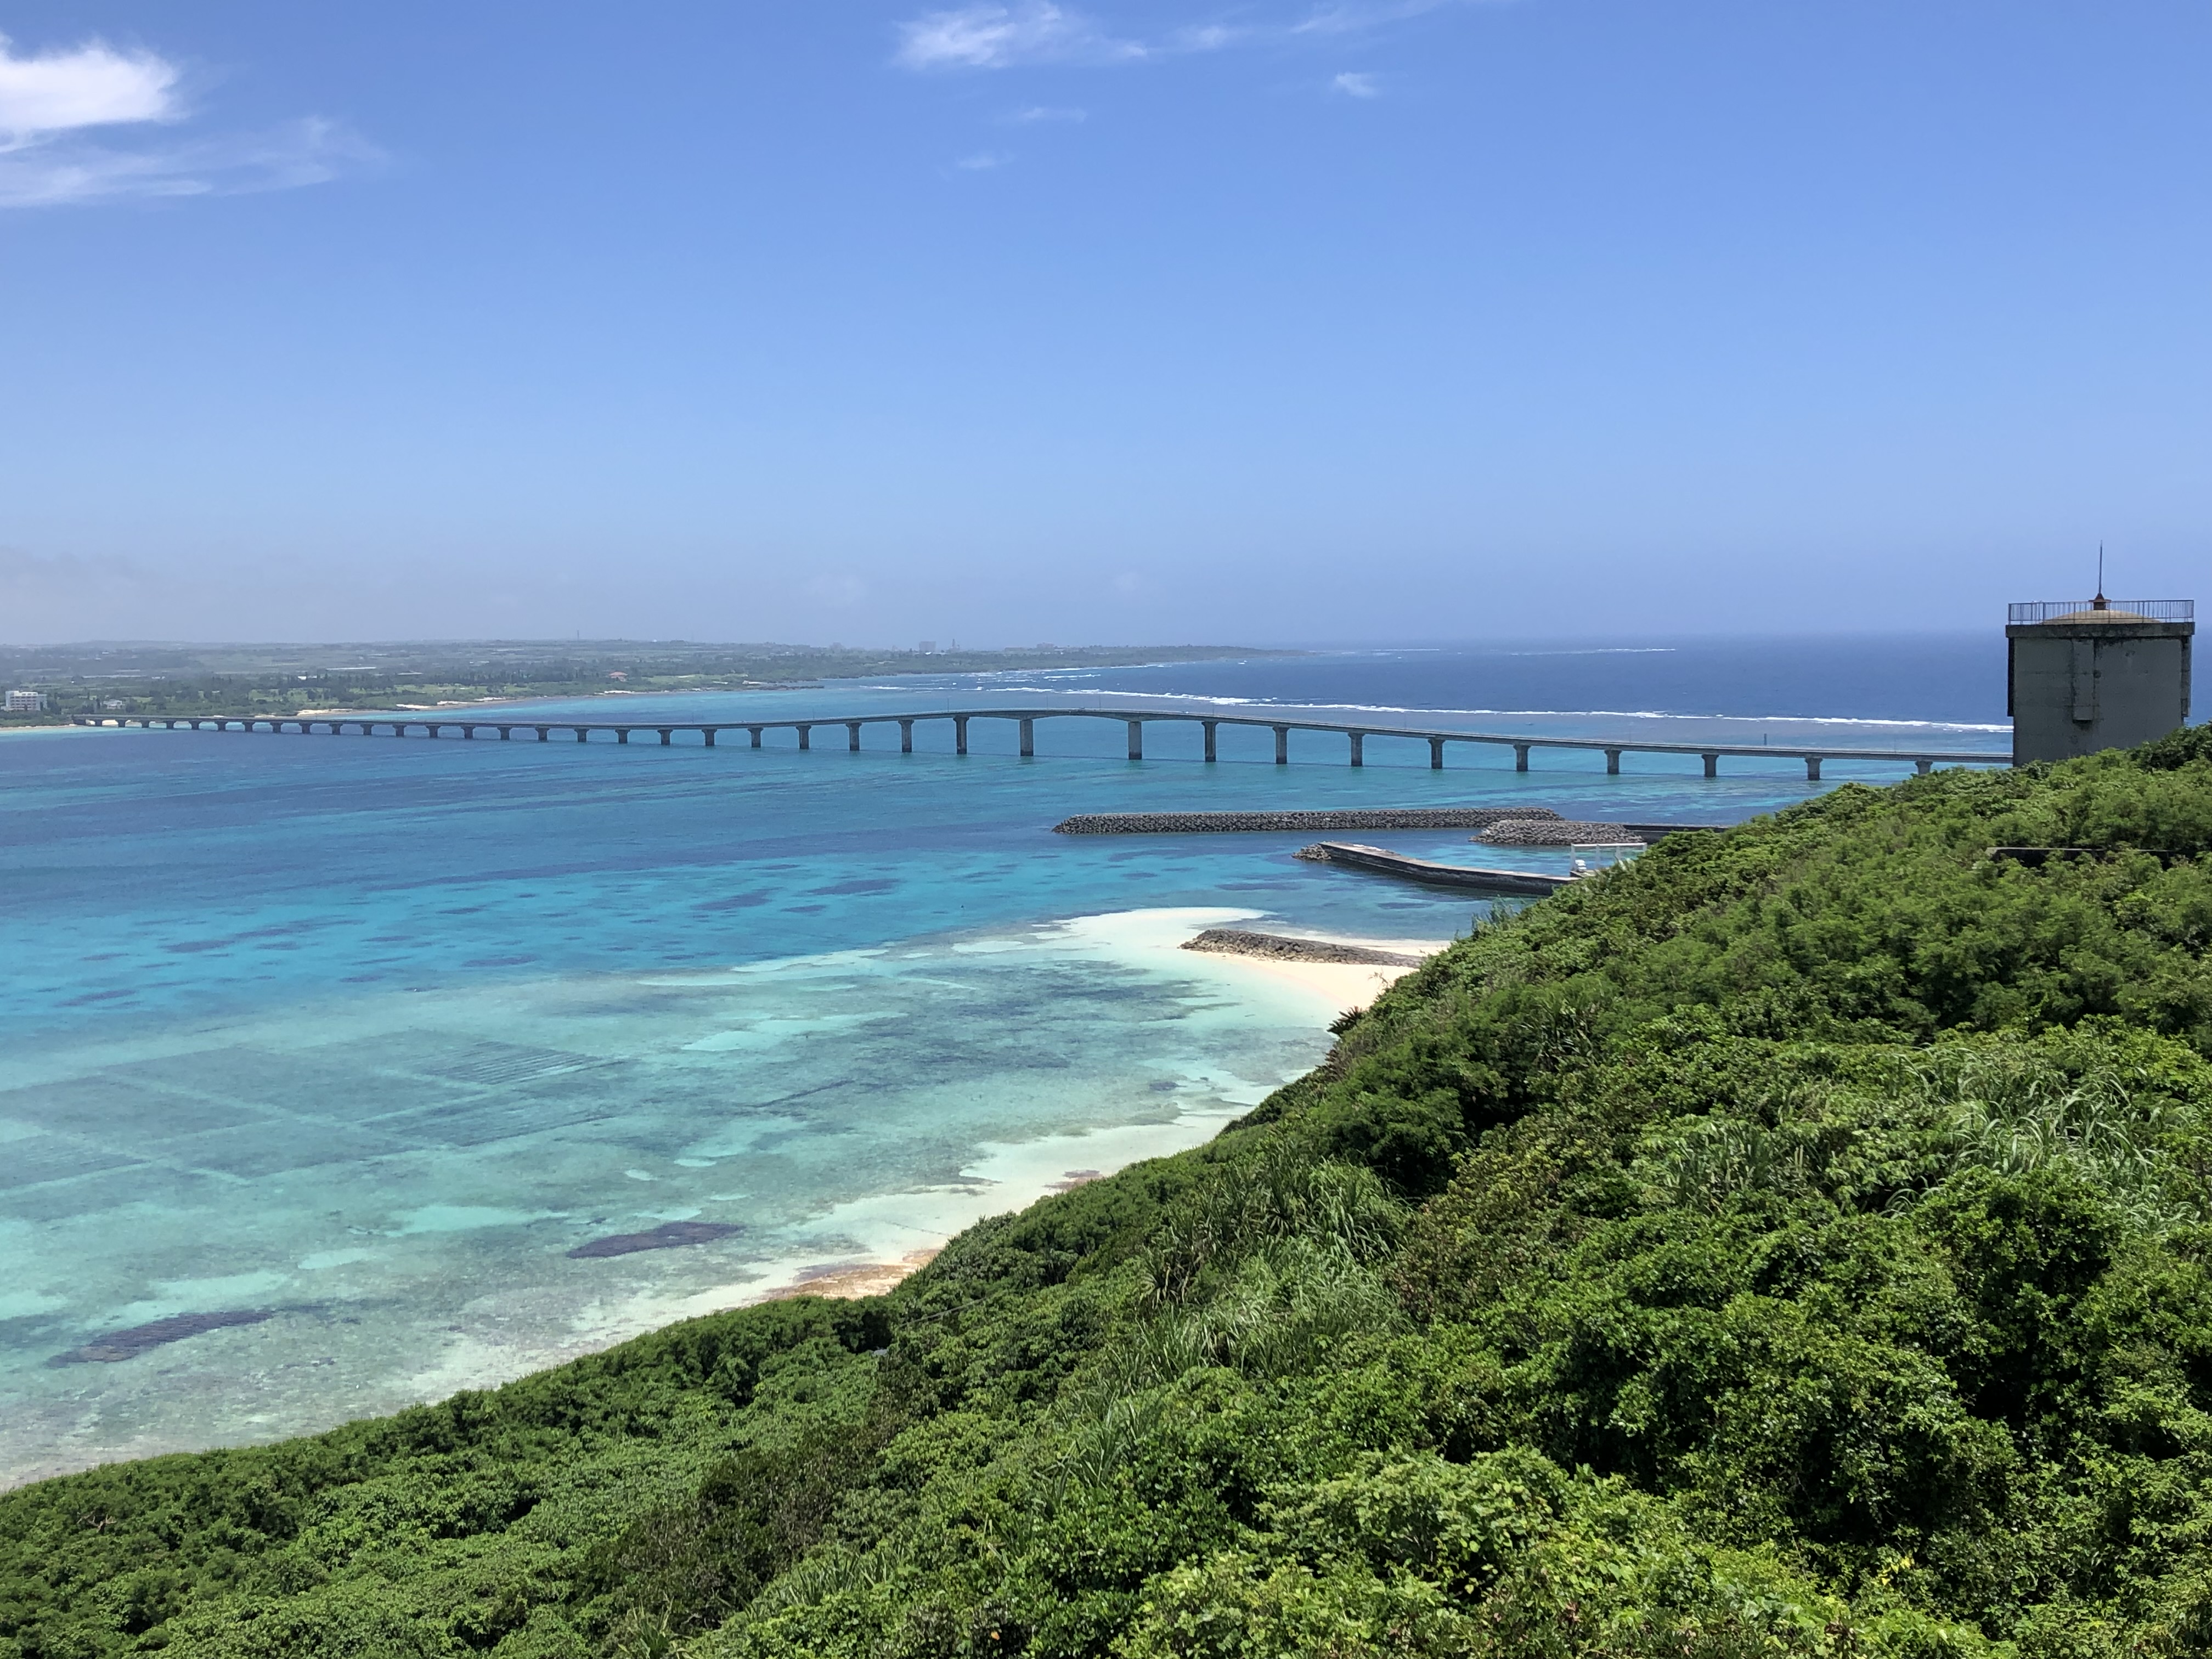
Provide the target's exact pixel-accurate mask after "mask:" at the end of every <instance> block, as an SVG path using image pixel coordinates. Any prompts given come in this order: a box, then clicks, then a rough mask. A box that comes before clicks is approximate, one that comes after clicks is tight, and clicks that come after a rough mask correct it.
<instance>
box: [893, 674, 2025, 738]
mask: <svg viewBox="0 0 2212 1659" xmlns="http://www.w3.org/2000/svg"><path fill="white" fill-rule="evenodd" d="M884 689H886V690H888V689H890V688H884ZM909 689H910V688H909ZM997 689H999V690H1006V691H1029V692H1034V693H1036V695H1038V696H1055V697H1066V696H1077V695H1079V694H1078V693H1075V692H1071V691H1068V690H1066V689H1065V688H1063V687H1060V686H1049V685H1009V686H1002V687H1000V688H997ZM1101 695H1103V696H1115V697H1132V698H1142V699H1144V700H1145V701H1146V702H1172V703H1195V704H1202V705H1204V706H1206V707H1207V708H1279V709H1281V710H1283V711H1284V712H1285V713H1293V712H1297V713H1308V714H1425V715H1431V716H1441V717H1445V718H1460V719H1474V718H1480V719H1488V720H1727V721H1729V722H1730V723H1731V724H1738V723H1740V724H1744V725H1761V724H1764V725H1766V726H1877V727H1881V728H1884V729H1895V730H1898V731H1905V732H2010V731H2011V730H2012V726H2011V724H2010V722H2005V723H2002V724H1996V725H1990V724H1981V723H1978V722H1975V721H1972V720H1887V719H1883V718H1881V717H1880V716H1876V715H1869V714H1680V713H1675V712H1671V711H1668V710H1666V709H1660V708H1414V707H1409V706H1407V705H1404V704H1400V703H1388V702H1288V701H1285V700H1284V699H1282V698H1279V697H1225V696H1204V695H1202V694H1200V693H1198V692H1194V691H1104V690H1103V689H1102V691H1101Z"/></svg>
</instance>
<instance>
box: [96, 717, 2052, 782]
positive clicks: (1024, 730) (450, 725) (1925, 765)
mask: <svg viewBox="0 0 2212 1659" xmlns="http://www.w3.org/2000/svg"><path fill="white" fill-rule="evenodd" d="M924 720H949V721H951V723H952V727H953V732H954V748H955V752H956V753H958V754H962V755H964V754H966V753H967V752H968V726H969V722H970V721H971V720H1012V721H1014V722H1015V723H1016V724H1018V726H1019V727H1020V728H1021V752H1022V753H1023V754H1024V755H1025V756H1028V755H1034V754H1035V753H1036V722H1037V721H1039V720H1119V721H1121V722H1123V723H1124V724H1125V725H1127V727H1128V733H1129V749H1128V753H1129V758H1130V759H1131V760H1142V759H1143V758H1144V728H1145V727H1146V726H1150V725H1155V724H1161V723H1167V724H1174V725H1182V726H1200V727H1202V728H1204V731H1205V734H1206V759H1207V760H1209V761H1211V760H1212V759H1213V758H1214V753H1215V741H1214V734H1215V732H1216V730H1217V729H1218V727H1221V726H1247V727H1253V728H1256V729H1260V730H1263V731H1271V732H1273V733H1274V736H1275V763H1276V764H1277V765H1279V766H1280V765H1285V764H1287V763H1288V762H1289V759H1290V747H1289V738H1290V734H1291V732H1328V733H1330V734H1332V735H1334V736H1338V737H1341V738H1345V739H1346V743H1347V744H1348V746H1349V757H1350V761H1351V763H1352V765H1354V766H1362V765H1364V764H1365V763H1366V757H1365V744H1366V740H1367V739H1368V738H1402V739H1406V740H1408V741H1412V742H1415V743H1425V744H1428V745H1429V764H1430V765H1431V767H1434V768H1441V767H1442V766H1443V763H1444V748H1445V745H1447V744H1455V743H1473V744H1487V745H1489V746H1490V747H1492V748H1502V749H1510V750H1513V758H1514V766H1515V768H1516V770H1519V771H1523V772H1525V771H1527V770H1528V757H1529V755H1530V754H1531V753H1532V752H1534V750H1539V749H1560V750H1577V751H1580V752H1582V753H1585V754H1602V755H1603V756H1604V757H1606V770H1607V771H1608V772H1618V771H1619V770H1620V757H1622V756H1623V755H1696V756H1698V757H1700V758H1702V759H1703V760H1704V762H1705V775H1706V776H1707V777H1713V776H1717V768H1718V763H1719V761H1720V759H1721V757H1723V756H1735V757H1752V756H1758V757H1765V758H1766V759H1769V760H1773V759H1796V760H1802V762H1803V763H1805V770H1806V775H1807V776H1808V778H1814V779H1817V778H1818V777H1819V776H1820V763H1821V762H1823V761H1827V760H1840V761H1880V762H1892V763H1905V762H1910V763H1912V765H1913V766H1914V767H1916V768H1917V769H1918V770H1920V771H1922V772H1925V771H1927V770H1928V769H1929V768H1930V767H1931V766H1936V765H1963V766H2002V765H2005V764H2007V763H2008V757H2005V756H2003V755H1991V754H1984V753H1979V752H1975V751H1969V750H1911V749H1902V750H1901V749H1853V748H1826V747H1823V748H1808V747H1805V746H1803V745H1801V744H1790V745H1788V746H1786V747H1782V746H1770V745H1765V744H1725V743H1656V742H1648V741H1643V740H1639V739H1635V738H1538V737H1526V736H1516V735H1515V734H1513V733H1510V732H1457V731H1443V730H1437V729H1436V728H1434V727H1426V726H1375V725H1367V724H1356V723H1353V722H1350V721H1343V720H1299V719H1291V718H1287V717H1285V716H1281V715H1268V714H1194V713H1187V712H1182V711H1176V710H1165V711H1164V710H1160V709H1153V708H933V709H927V710H921V711H917V712H915V713H913V714H824V715H821V716H818V717H813V718H809V719H805V720H711V721H702V720H672V721H669V722H666V723H665V724H664V723H663V722H661V721H659V720H575V719H562V720H533V719H531V718H529V717H527V716H521V717H517V716H513V715H507V716H498V715H483V714H429V713H424V712H408V713H403V714H307V715H302V714H283V715H274V714H252V715H237V714H231V715H209V714H203V715H199V716H191V715H175V716H170V715H161V714H155V715H144V716H137V715H132V716H111V717H106V718H101V717H97V716H92V715H81V716H79V717H78V718H77V719H76V720H74V721H73V722H72V724H74V725H77V726H147V727H155V726H161V727H167V728H168V729H169V730H172V731H173V730H175V729H176V728H177V727H179V726H189V727H191V729H193V730H195V731H197V730H199V729H200V728H202V727H204V726H214V727H215V728H216V730H217V731H228V729H229V728H231V727H232V726H237V727H239V728H240V730H242V731H248V732H252V731H258V730H259V729H261V728H262V727H264V726H266V727H267V728H268V729H269V730H270V731H271V732H281V731H283V730H284V729H285V728H286V727H287V726H291V727H295V728H296V729H298V730H299V731H301V732H313V731H314V730H315V729H316V728H317V727H322V728H324V729H325V731H327V732H330V733H331V734H332V735H336V734H337V733H339V732H343V731H345V730H346V729H347V728H349V727H353V728H357V729H358V730H359V731H360V732H362V735H363V736H368V735H369V734H371V733H373V732H375V731H376V730H377V729H378V728H380V727H383V728H388V729H389V730H390V731H391V732H392V735H393V736H394V737H404V736H406V735H407V734H408V732H411V731H414V730H416V729H417V728H419V729H421V730H422V732H424V734H425V735H427V736H429V737H433V738H435V737H438V736H440V735H441V734H442V733H443V732H446V731H447V730H452V731H456V732H459V733H460V734H461V735H462V736H463V737H465V738H473V737H475V736H476V735H477V732H497V733H498V734H499V735H500V737H501V738H513V735H514V733H516V732H530V733H532V734H533V735H534V736H535V737H536V738H537V739H538V741H539V742H540V743H544V742H548V741H550V739H551V736H552V734H553V733H554V732H564V733H567V734H568V735H569V736H570V737H572V738H574V741H576V742H578V743H585V742H588V741H589V740H590V738H591V736H592V733H593V732H612V733H613V734H614V737H615V740H616V741H617V743H628V742H629V740H630V737H631V734H632V733H634V732H653V733H654V734H656V735H657V736H658V737H659V739H660V741H661V742H662V743H663V744H668V743H671V742H672V741H673V739H674V736H675V734H676V733H677V732H696V733H697V734H698V735H699V737H700V738H701V739H702V741H703V742H704V743H705V744H706V745H707V746H708V747H709V748H712V747H714V740H715V738H716V737H717V736H719V735H720V734H721V733H723V732H744V733H746V734H747V736H748V737H749V738H750V739H751V746H752V747H754V748H756V749H757V748H760V747H761V746H762V744H761V738H762V734H763V732H797V733H798V736H799V747H800V748H801V749H810V748H811V747H812V746H813V744H812V734H813V733H814V732H816V731H817V730H818V729H821V728H823V727H829V726H843V727H844V728H845V731H846V734H847V745H846V746H847V747H848V748H849V749H854V750H857V749H859V748H860V732H861V731H862V729H863V728H865V727H867V726H897V727H898V728H899V737H900V743H899V746H900V748H901V750H904V751H909V752H910V751H911V750H913V747H914V728H915V725H916V724H917V723H919V722H921V721H924Z"/></svg>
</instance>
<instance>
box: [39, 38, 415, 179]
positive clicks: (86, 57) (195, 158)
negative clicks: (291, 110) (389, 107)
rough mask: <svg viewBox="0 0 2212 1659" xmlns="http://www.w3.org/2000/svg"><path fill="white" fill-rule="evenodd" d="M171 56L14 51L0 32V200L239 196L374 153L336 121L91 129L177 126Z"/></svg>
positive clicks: (179, 113) (331, 174)
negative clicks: (168, 131)
mask: <svg viewBox="0 0 2212 1659" xmlns="http://www.w3.org/2000/svg"><path fill="white" fill-rule="evenodd" d="M181 78H182V71H180V70H179V69H178V68H177V67H176V65H175V64H171V63H169V62H167V60H166V59H163V58H157V57H155V56H154V55H153V54H152V53H151V52H118V51H117V50H116V49H115V48H114V47H112V46H109V45H107V43H106V42H105V41H103V40H88V41H87V42H85V43H84V44H83V45H82V46H76V47H73V48H71V49H70V50H67V51H56V52H43V53H40V54H37V55H34V56H29V57H19V56H17V55H16V52H15V48H14V46H12V45H11V44H10V43H9V40H8V39H7V37H6V36H4V35H0V209H5V208H25V207H58V206H63V205H65V204H71V203H79V202H102V201H118V200H124V199H128V198H131V197H139V198H144V197H177V196H235V195H240V194H243V193H245V192H247V191H264V190H291V189H294V188H296V187H297V186H299V185H315V184H320V183H322V182H323V181H324V180H325V179H333V178H336V177H337V175H338V173H341V172H342V171H343V170H345V168H347V167H349V166H353V165H356V164H359V163H362V162H366V161H374V160H375V159H377V155H376V151H375V150H374V149H373V148H371V147H370V146H369V145H368V144H366V143H362V141H361V140H360V139H359V138H356V137H354V136H353V135H351V134H350V133H349V132H347V131H345V130H344V129H343V128H342V127H340V126H338V125H337V124H336V123H334V122H331V121H325V120H319V119H314V118H309V119H307V120H301V121H292V122H288V123H286V124H285V125H283V126H280V127H276V128H272V129H270V131H265V132H258V133H230V134H222V135H216V136H211V137H204V138H192V139H185V140H178V139H174V138H170V139H167V141H166V142H159V143H138V144H136V145H132V144H131V143H128V141H127V139H126V140H124V141H121V142H116V141H109V140H105V139H102V140H95V139H94V138H93V137H91V136H90V135H89V131H88V130H89V129H91V128H94V127H131V126H138V127H143V126H147V125H161V126H164V127H174V126H175V125H178V124H179V123H180V122H182V121H183V120H184V119H185V117H186V114H187V112H186V111H185V108H184V106H183V105H182V103H181V102H180V100H179V98H178V95H177V85H178V82H179V80H180V79H181Z"/></svg>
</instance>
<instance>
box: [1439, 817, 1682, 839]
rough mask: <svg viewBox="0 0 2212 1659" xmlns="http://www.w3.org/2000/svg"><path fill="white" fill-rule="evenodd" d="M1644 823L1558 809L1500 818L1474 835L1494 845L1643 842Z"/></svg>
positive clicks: (1487, 824)
mask: <svg viewBox="0 0 2212 1659" xmlns="http://www.w3.org/2000/svg"><path fill="white" fill-rule="evenodd" d="M1646 838H1647V837H1646V836H1645V835H1644V826H1643V825H1641V824H1630V823H1589V822H1588V821H1586V820H1585V821H1581V822H1577V820H1575V819H1572V818H1563V817H1559V815H1558V814H1557V813H1556V812H1555V813H1553V814H1552V815H1550V816H1549V817H1541V818H1539V817H1510V818H1499V819H1498V820H1497V821H1496V822H1495V823H1486V824H1485V825H1483V827H1482V833H1481V834H1480V835H1479V836H1475V837H1474V839H1475V840H1476V841H1479V842H1483V843H1485V844H1486V845H1487V846H1491V847H1577V846H1587V845H1589V844H1591V843H1593V842H1597V843H1604V842H1611V843H1613V844H1615V845H1618V844H1620V843H1622V842H1639V843H1640V842H1644V840H1645V839H1646Z"/></svg>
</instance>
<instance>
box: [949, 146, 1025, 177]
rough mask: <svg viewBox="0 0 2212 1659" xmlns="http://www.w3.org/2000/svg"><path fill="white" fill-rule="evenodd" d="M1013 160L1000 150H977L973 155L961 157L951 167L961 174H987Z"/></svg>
mask: <svg viewBox="0 0 2212 1659" xmlns="http://www.w3.org/2000/svg"><path fill="white" fill-rule="evenodd" d="M1013 159H1014V158H1013V157H1012V156H1011V155H1006V153H1005V152H1004V151H1002V150H995V149H984V150H978V151H976V152H975V155H963V156H962V157H961V158H960V159H959V160H958V161H955V162H954V163H953V164H952V165H953V166H954V167H958V168H959V169H960V170H961V172H963V173H989V172H992V171H993V170H994V169H995V168H998V167H1005V166H1006V165H1007V164H1008V163H1010V162H1011V161H1012V160H1013Z"/></svg>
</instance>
